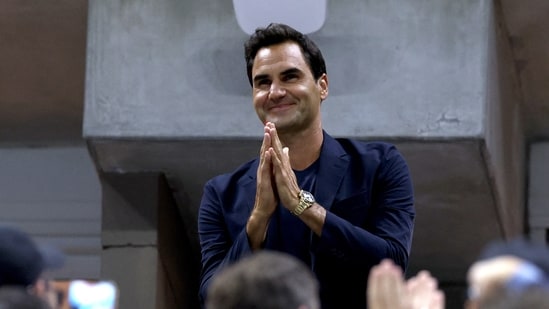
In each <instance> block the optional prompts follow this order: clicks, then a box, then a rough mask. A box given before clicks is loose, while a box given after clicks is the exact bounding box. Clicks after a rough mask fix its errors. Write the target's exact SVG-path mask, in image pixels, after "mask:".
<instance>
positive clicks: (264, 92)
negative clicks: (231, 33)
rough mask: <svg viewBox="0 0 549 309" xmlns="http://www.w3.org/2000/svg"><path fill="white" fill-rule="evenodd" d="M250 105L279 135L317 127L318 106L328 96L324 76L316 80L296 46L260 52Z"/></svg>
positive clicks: (256, 62) (318, 123)
mask: <svg viewBox="0 0 549 309" xmlns="http://www.w3.org/2000/svg"><path fill="white" fill-rule="evenodd" d="M252 82H253V103H254V108H255V110H256V113H257V115H258V116H259V119H260V120H261V121H262V122H263V123H266V122H267V121H270V122H273V123H274V124H275V125H276V127H277V130H278V131H279V132H281V133H288V132H298V131H301V130H304V129H306V128H309V127H311V126H315V125H316V126H320V102H321V101H322V100H324V99H325V98H326V97H327V96H328V78H327V76H326V74H324V75H322V76H321V77H320V78H319V79H318V80H315V79H314V77H313V75H312V72H311V70H310V69H309V66H308V65H307V62H306V61H305V59H304V58H303V55H302V53H301V49H300V48H299V45H297V44H296V43H293V42H285V43H281V44H276V45H271V46H267V47H264V48H261V49H260V50H259V51H258V52H257V55H256V56H255V59H254V65H253V67H252Z"/></svg>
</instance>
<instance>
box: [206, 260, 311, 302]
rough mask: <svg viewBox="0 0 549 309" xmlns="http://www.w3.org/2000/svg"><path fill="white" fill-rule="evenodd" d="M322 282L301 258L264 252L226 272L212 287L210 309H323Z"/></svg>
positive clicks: (222, 272) (233, 266) (219, 276)
mask: <svg viewBox="0 0 549 309" xmlns="http://www.w3.org/2000/svg"><path fill="white" fill-rule="evenodd" d="M318 293H319V292H318V283H317V281H316V278H315V277H314V275H313V273H312V272H311V271H310V270H309V268H308V267H307V266H306V265H305V264H304V263H303V262H301V261H300V260H298V259H297V258H295V257H293V256H291V255H288V254H285V253H280V252H275V251H260V252H258V253H255V254H252V255H251V256H248V257H246V258H243V259H241V260H239V261H238V262H236V263H234V264H231V265H230V266H228V267H227V268H225V269H223V270H222V271H221V272H220V273H219V274H218V275H217V276H216V277H214V278H213V282H212V283H211V285H210V287H209V288H208V294H207V297H206V308H207V309H221V308H223V309H237V308H238V309H252V308H262V309H294V308H298V307H299V306H301V305H305V306H307V308H310V309H317V308H320V302H319V294H318Z"/></svg>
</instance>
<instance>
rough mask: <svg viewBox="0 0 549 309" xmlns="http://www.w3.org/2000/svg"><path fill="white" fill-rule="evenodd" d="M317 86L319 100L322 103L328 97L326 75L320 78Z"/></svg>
mask: <svg viewBox="0 0 549 309" xmlns="http://www.w3.org/2000/svg"><path fill="white" fill-rule="evenodd" d="M317 85H318V88H319V89H320V99H321V100H322V101H324V100H325V99H326V98H327V97H328V75H326V73H324V74H322V76H320V78H319V79H318V81H317Z"/></svg>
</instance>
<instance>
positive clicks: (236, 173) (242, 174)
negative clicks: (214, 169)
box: [208, 158, 258, 185]
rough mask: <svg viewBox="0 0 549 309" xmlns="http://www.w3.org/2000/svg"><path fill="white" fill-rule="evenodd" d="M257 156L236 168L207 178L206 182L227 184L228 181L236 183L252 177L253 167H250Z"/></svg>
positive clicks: (254, 163)
mask: <svg viewBox="0 0 549 309" xmlns="http://www.w3.org/2000/svg"><path fill="white" fill-rule="evenodd" d="M257 160H258V158H255V159H252V160H250V161H248V162H245V163H243V164H241V165H240V166H239V167H237V168H236V169H234V170H232V171H230V172H226V173H222V174H219V175H216V176H214V177H212V178H210V179H209V180H208V183H210V184H214V185H227V184H229V183H237V182H239V181H240V180H247V179H252V176H253V175H255V170H256V169H255V168H254V169H253V172H252V168H253V167H254V166H255V165H257Z"/></svg>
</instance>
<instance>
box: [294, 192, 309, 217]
mask: <svg viewBox="0 0 549 309" xmlns="http://www.w3.org/2000/svg"><path fill="white" fill-rule="evenodd" d="M298 197H299V204H297V207H296V208H295V209H294V210H292V211H291V212H292V214H294V215H296V216H299V215H301V214H302V213H303V212H304V211H305V209H307V208H309V207H311V206H313V204H314V203H315V197H314V196H313V194H312V193H311V192H307V191H305V190H301V191H300V192H299V194H298Z"/></svg>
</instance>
